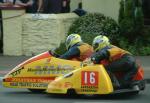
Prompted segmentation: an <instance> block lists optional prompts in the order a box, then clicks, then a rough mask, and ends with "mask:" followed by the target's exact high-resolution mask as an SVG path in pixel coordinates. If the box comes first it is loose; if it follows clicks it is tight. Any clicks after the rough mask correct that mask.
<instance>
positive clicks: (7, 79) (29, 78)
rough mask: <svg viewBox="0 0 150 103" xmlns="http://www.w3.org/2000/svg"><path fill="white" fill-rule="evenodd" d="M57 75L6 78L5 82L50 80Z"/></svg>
mask: <svg viewBox="0 0 150 103" xmlns="http://www.w3.org/2000/svg"><path fill="white" fill-rule="evenodd" d="M55 78H56V77H13V78H5V80H4V81H5V82H49V81H52V80H54V79H55Z"/></svg>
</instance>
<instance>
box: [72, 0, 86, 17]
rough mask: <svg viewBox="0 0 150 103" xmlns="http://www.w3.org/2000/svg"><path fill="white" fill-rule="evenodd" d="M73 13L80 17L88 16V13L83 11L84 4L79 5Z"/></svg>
mask: <svg viewBox="0 0 150 103" xmlns="http://www.w3.org/2000/svg"><path fill="white" fill-rule="evenodd" d="M73 12H74V13H76V14H77V15H78V16H84V15H85V14H87V11H85V10H83V9H82V2H80V3H79V4H78V8H77V9H75V10H74V11H73Z"/></svg>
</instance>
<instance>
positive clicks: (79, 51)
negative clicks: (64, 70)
mask: <svg viewBox="0 0 150 103" xmlns="http://www.w3.org/2000/svg"><path fill="white" fill-rule="evenodd" d="M92 53H93V48H92V47H91V46H90V45H89V44H87V43H77V44H75V45H74V46H72V47H71V48H70V49H69V50H68V51H67V52H66V53H65V54H63V55H61V56H60V58H61V59H69V60H77V61H83V60H85V59H86V58H88V57H90V56H91V55H92Z"/></svg>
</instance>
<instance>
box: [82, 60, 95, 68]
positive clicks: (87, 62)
mask: <svg viewBox="0 0 150 103" xmlns="http://www.w3.org/2000/svg"><path fill="white" fill-rule="evenodd" d="M88 65H93V62H92V60H91V58H87V59H85V60H84V61H83V62H82V64H81V66H82V67H84V66H88Z"/></svg>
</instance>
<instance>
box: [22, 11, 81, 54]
mask: <svg viewBox="0 0 150 103" xmlns="http://www.w3.org/2000/svg"><path fill="white" fill-rule="evenodd" d="M41 16H42V17H44V18H42V19H39V20H34V19H33V18H32V15H29V14H28V15H25V17H24V22H23V32H22V37H23V55H28V56H30V55H36V54H39V53H42V52H44V51H47V50H50V49H52V48H56V47H59V44H60V43H61V42H62V41H64V40H65V37H66V35H67V31H68V29H69V27H70V25H71V24H72V22H73V21H74V19H75V18H77V17H78V16H77V15H75V14H74V13H65V14H42V15H41Z"/></svg>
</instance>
